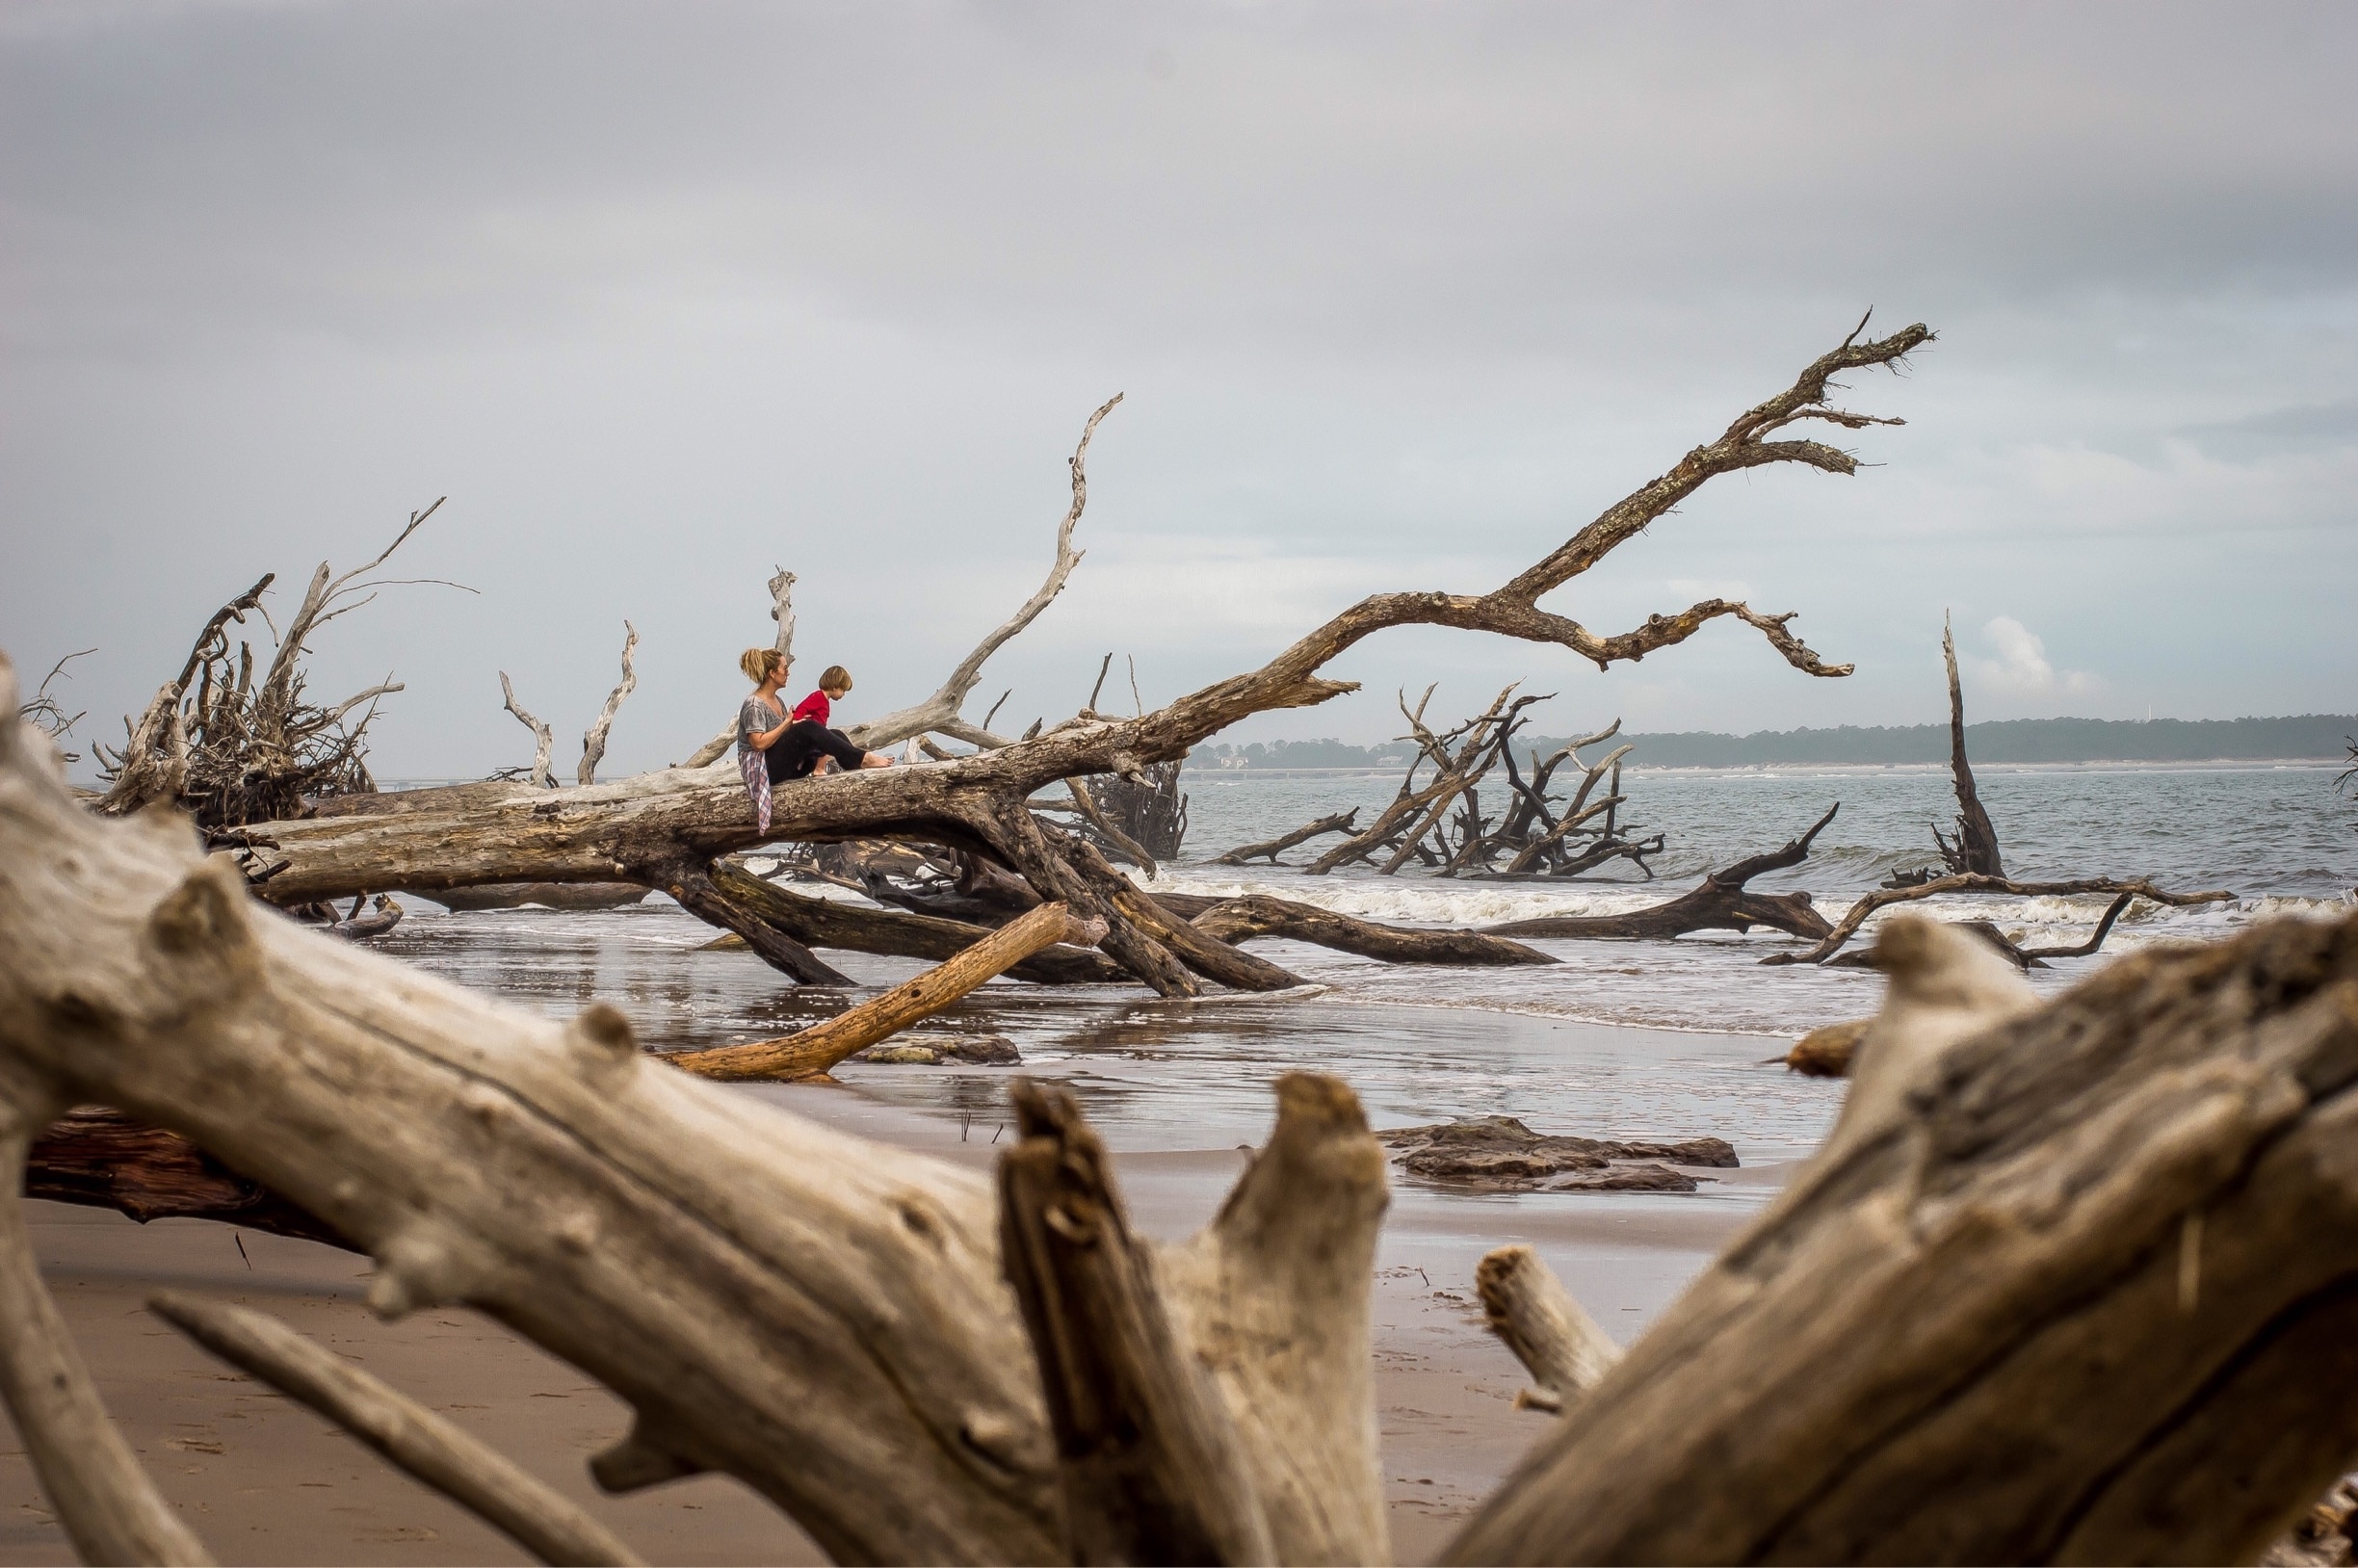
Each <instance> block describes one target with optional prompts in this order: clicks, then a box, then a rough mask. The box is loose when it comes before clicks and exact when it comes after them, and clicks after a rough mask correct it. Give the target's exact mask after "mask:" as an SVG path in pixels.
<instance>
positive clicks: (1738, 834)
mask: <svg viewBox="0 0 2358 1568" xmlns="http://www.w3.org/2000/svg"><path fill="white" fill-rule="evenodd" d="M2335 776H2336V770H2335V769H2333V768H2332V767H2330V766H2328V765H2323V764H2313V765H2302V764H2286V765H2266V764H2261V765H2254V764H2241V765H2224V764H2222V765H2212V766H2184V767H2169V766H2158V767H2157V766H2104V765H2092V766H2083V767H2019V768H1992V769H1986V770H1979V771H1977V773H1976V778H1977V781H1978V785H1979V789H1980V794H1981V797H1982V802H1983V804H1984V805H1985V806H1986V807H1987V808H1988V810H1989V813H1990V816H1991V818H1992V820H1993V821H1994V823H1996V826H1997V829H1998V835H1999V842H2000V847H2001V849H2002V850H2003V852H2004V858H2005V864H2006V869H2007V871H2008V873H2009V874H2010V875H2013V876H2014V877H2015V878H2016V879H2018V880H2023V881H2065V880H2076V879H2082V878H2087V877H2093V876H2113V877H2119V878H2130V877H2136V876H2143V877H2146V878H2149V879H2150V880H2152V881H2153V882H2154V883H2155V884H2156V885H2158V886H2161V887H2162V888H2165V889H2169V890H2171V891H2187V892H2196V891H2203V892H2228V893H2232V894H2234V895H2235V898H2233V899H2232V900H2229V901H2225V902H2219V903H2214V904H2210V905H2206V906H2202V907H2199V908H2190V909H2176V908H2164V907H2160V906H2156V905H2152V904H2148V903H2143V902H2139V903H2138V904H2135V905H2133V906H2132V908H2131V909H2130V911H2129V912H2128V913H2127V914H2126V915H2124V916H2123V917H2122V919H2121V921H2120V923H2119V924H2118V925H2116V926H2115V927H2114V928H2113V933H2112V935H2111V937H2110V938H2109V940H2108V942H2107V944H2106V947H2105V950H2104V952H2103V953H2100V954H2097V955H2095V956H2093V957H2089V958H2082V959H2054V960H2051V961H2050V965H2051V966H2050V967H2049V968H2047V969H2045V970H2037V971H2033V972H2032V976H2031V980H2032V983H2033V984H2035V985H2038V986H2039V987H2041V988H2042V989H2053V988H2058V987H2061V986H2064V985H2068V984H2070V983H2071V982H2073V981H2074V980H2078V979H2080V978H2082V977H2083V976H2085V975H2086V974H2088V973H2090V972H2091V970H2092V969H2093V968H2094V967H2095V966H2098V965H2101V964H2103V963H2104V962H2106V961H2108V955H2109V954H2118V953H2122V952H2129V951H2133V950H2134V949H2135V948H2136V947H2138V946H2140V945H2143V944H2146V943H2150V942H2154V941H2163V940H2170V939H2174V938H2183V937H2203V936H2215V935H2218V934H2222V933H2224V932H2226V931H2228V930H2232V929H2234V928H2237V927H2239V926H2241V925H2243V924H2246V923H2248V922H2249V921H2251V920H2254V919H2260V918H2265V917H2266V916H2268V915H2271V914H2277V913H2292V914H2304V913H2306V914H2322V913H2325V912H2327V911H2329V910H2332V909H2336V908H2341V907H2345V906H2346V905H2347V904H2348V903H2349V902H2350V901H2351V899H2352V897H2353V895H2352V888H2353V885H2358V802H2354V801H2352V800H2351V799H2350V798H2349V797H2347V796H2345V795H2341V794H2338V793H2336V791H2335V788H2334V780H2335ZM1397 787H1398V779H1397V777H1396V776H1390V775H1378V774H1373V773H1365V774H1328V775H1297V776H1291V777H1271V778H1255V777H1253V776H1251V775H1250V774H1249V773H1219V772H1203V773H1191V774H1189V775H1188V796H1189V817H1190V825H1189V829H1188V836H1187V842H1186V845H1185V847H1184V850H1183V853H1182V854H1181V856H1180V857H1179V859H1178V861H1177V862H1176V863H1175V864H1173V865H1172V866H1170V867H1168V868H1166V870H1165V875H1163V877H1162V879H1161V880H1160V881H1159V882H1158V883H1157V884H1156V885H1158V886H1163V887H1168V888H1171V889H1173V890H1177V891H1186V892H1191V893H1231V892H1234V893H1242V892H1260V893H1271V894H1276V895H1279V896H1281V897H1284V898H1290V899H1297V900H1300V901H1302V902H1309V903H1316V904H1319V905H1321V906H1323V907H1325V908H1330V909H1334V910H1338V911H1340V912H1343V913H1347V914H1354V915H1361V916H1364V917H1366V918H1369V919H1374V920H1384V921H1393V922H1400V923H1405V924H1420V925H1437V926H1479V925H1483V924H1488V923H1491V922H1497V921H1507V920H1524V919H1531V918H1534V917H1538V916H1544V915H1580V914H1607V913H1618V912H1621V911H1624V910H1629V909H1636V908H1642V907H1644V906H1645V905H1647V904H1650V903H1655V902H1661V901H1662V900H1664V899H1666V898H1669V897H1671V896H1674V895H1675V894H1677V893H1679V892H1681V891H1684V890H1685V889H1687V888H1689V887H1691V886H1692V885H1693V884H1694V883H1695V881H1696V880H1697V879H1698V878H1700V877H1701V876H1702V875H1704V874H1705V873H1706V872H1708V871H1710V870H1712V869H1713V868H1715V867H1718V866H1724V865H1727V864H1729V863H1731V862H1733V861H1736V860H1740V859H1742V858H1744V857H1745V856H1747V855H1753V854H1759V853H1762V852H1764V851H1766V850H1769V849H1776V848H1778V847H1780V846H1782V845H1784V844H1785V843H1787V842H1788V841H1790V840H1791V839H1793V838H1794V837H1795V836H1797V835H1798V834H1800V833H1803V832H1805V831H1807V830H1808V828H1809V825H1810V823H1813V822H1815V821H1817V819H1818V818H1819V817H1820V816H1821V815H1822V814H1823V813H1824V812H1825V810H1826V808H1827V807H1829V806H1832V805H1835V804H1837V803H1839V804H1840V805H1841V808H1842V809H1841V811H1840V813H1839V814H1838V815H1837V816H1836V818H1835V820H1834V821H1833V822H1832V823H1830V824H1828V826H1827V827H1826V828H1825V830H1824V831H1823V832H1821V834H1820V835H1819V836H1818V840H1817V842H1816V844H1815V845H1814V846H1813V847H1812V849H1811V853H1810V857H1809V859H1808V860H1806V861H1805V862H1803V863H1802V864H1801V865H1799V866H1797V867H1795V868H1793V869H1792V870H1790V871H1784V872H1778V873H1775V874H1772V875H1768V876H1763V877H1760V878H1757V879H1756V880H1755V881H1754V882H1753V883H1752V886H1753V887H1755V888H1757V889H1759V890H1761V891H1763V892H1769V893H1783V892H1790V891H1793V890H1795V889H1804V890H1807V891H1808V892H1809V893H1810V894H1811V895H1812V897H1813V898H1814V899H1815V900H1816V902H1817V904H1818V907H1819V908H1820V909H1821V911H1822V912H1824V913H1825V914H1826V916H1827V918H1828V919H1829V920H1833V919H1838V918H1839V916H1840V913H1841V911H1843V910H1844V909H1847V907H1848V906H1849V904H1850V902H1851V901H1852V900H1854V899H1856V898H1858V897H1860V896H1861V895H1863V894H1865V893H1867V892H1869V891H1871V890H1873V888H1874V887H1875V886H1876V884H1877V883H1879V882H1880V881H1882V879H1883V878H1884V877H1886V876H1888V875H1890V874H1891V873H1892V872H1893V871H1895V870H1900V869H1906V868H1911V867H1916V866H1923V865H1927V864H1933V863H1936V861H1937V854H1936V853H1935V851H1934V849H1933V847H1932V835H1931V824H1932V823H1940V824H1941V825H1942V826H1943V827H1944V828H1946V827H1947V826H1948V825H1949V823H1950V821H1951V819H1952V817H1953V815H1954V811H1955V803H1954V797H1953V795H1952V792H1951V786H1950V781H1949V774H1948V771H1947V770H1946V769H1940V768H1810V769H1784V770H1775V769H1761V770H1755V769H1739V770H1716V769H1715V770H1661V771H1642V770H1637V769H1632V770H1630V771H1626V772H1625V773H1624V774H1623V775H1622V793H1623V794H1624V795H1626V796H1627V797H1629V802H1630V803H1629V805H1628V806H1627V807H1626V808H1625V810H1624V813H1623V821H1624V822H1625V823H1629V824H1632V825H1633V826H1635V827H1637V828H1638V829H1639V830H1640V831H1639V833H1638V835H1637V836H1641V837H1643V836H1650V835H1651V834H1653V833H1655V832H1660V833H1662V834H1664V837H1665V840H1666V846H1665V850H1664V853H1663V854H1661V855H1658V856H1655V857H1654V858H1653V861H1652V865H1653V869H1654V872H1655V876H1654V878H1653V879H1652V880H1651V881H1648V880H1646V879H1644V878H1643V876H1642V875H1640V874H1638V873H1637V871H1636V870H1635V869H1634V868H1629V867H1615V868H1600V870H1599V871H1598V872H1597V873H1595V874H1593V875H1590V876H1588V877H1585V878H1581V879H1579V880H1576V881H1573V882H1570V883H1564V882H1560V881H1554V880H1550V881H1538V882H1534V881H1486V880H1480V879H1463V880H1460V879H1452V878H1441V877H1435V876H1432V875H1429V874H1424V875H1418V874H1409V873H1403V874H1402V875H1398V876H1380V875H1375V874H1373V873H1372V872H1369V871H1367V870H1365V869H1353V870H1349V871H1340V872H1336V873H1334V874H1332V875H1326V876H1309V875H1303V874H1302V872H1301V871H1300V870H1299V869H1298V866H1299V864H1300V863H1302V862H1306V861H1308V860H1310V859H1311V858H1313V857H1314V855H1315V854H1316V852H1317V849H1319V848H1323V847H1324V846H1327V845H1331V844H1333V843H1335V842H1336V841H1335V840H1334V839H1332V838H1328V839H1323V840H1319V841H1315V843H1314V844H1313V845H1306V846H1303V847H1301V848H1299V849H1294V850H1290V851H1288V853H1287V855H1286V858H1287V859H1288V860H1290V861H1293V862H1296V865H1295V866H1294V867H1280V868H1276V869H1273V870H1272V869H1270V868H1267V867H1266V866H1263V865H1256V866H1254V867H1251V868H1231V867H1224V866H1214V865H1210V864H1208V863H1207V862H1209V861H1210V860H1211V859H1212V858H1213V857H1215V856H1217V855H1218V854H1219V853H1220V852H1221V851H1222V850H1223V849H1228V848H1231V847H1233V846H1235V845H1238V844H1247V843H1253V842H1256V841H1260V840H1265V839H1268V838H1271V837H1273V836H1275V835H1276V834H1278V833H1280V832H1283V831H1284V830H1285V829H1286V828H1288V827H1292V826H1298V825H1300V824H1302V823H1308V822H1311V821H1314V820H1316V819H1318V818H1320V817H1323V816H1325V815H1327V814H1329V813H1331V812H1335V811H1339V810H1342V809H1345V808H1347V807H1349V806H1359V807H1361V808H1362V810H1361V812H1360V819H1359V820H1360V821H1361V822H1362V823H1365V822H1368V821H1371V820H1372V819H1373V817H1374V815H1375V811H1376V810H1377V809H1379V808H1380V807H1381V806H1382V804H1383V803H1384V802H1385V801H1387V800H1389V799H1390V798H1391V797H1392V795H1393V793H1394V791H1395V790H1396V789H1397ZM1497 806H1498V803H1497V802H1495V801H1494V802H1492V803H1491V805H1490V809H1491V810H1494V811H1495V810H1496V809H1497ZM2109 902H2110V900H2109V897H2108V896H2106V895H2102V894H2094V895H2088V896H2085V897H2073V898H2041V899H2013V898H2004V897H1998V896H1987V897H1984V896H1971V895H1969V896H1953V895H1952V896H1944V897H1941V898H1938V899H1934V900H1928V901H1924V902H1916V903H1911V904H1904V905H1900V906H1899V908H1898V909H1897V910H1895V911H1892V912H1894V913H1896V912H1901V911H1905V910H1914V911H1917V912H1920V913H1929V914H1932V915H1934V916H1935V917H1937V918H1941V919H1949V920H1978V919H1986V920H1990V921H1992V922H1994V923H1995V924H1996V925H1997V926H1998V928H2000V929H2001V930H2004V932H2005V933H2006V934H2007V935H2008V936H2009V937H2010V938H2012V939H2013V940H2015V941H2016V942H2018V943H2020V944H2022V945H2025V946H2033V945H2035V946H2068V945H2070V944H2073V943H2076V942H2079V941H2081V940H2083V939H2084V938H2085V937H2086V936H2087V935H2089V934H2090V933H2091V932H2092V931H2093V929H2094V928H2095V924H2096V922H2097V921H2098V920H2099V919H2100V918H2101V917H2102V916H2103V913H2104V910H2105V907H2106V905H2107V904H2108V903H2109ZM1886 918H1889V917H1888V914H1878V915H1877V916H1876V917H1874V919H1873V920H1872V921H1870V923H1869V925H1868V927H1867V928H1866V930H1865V931H1864V932H1862V934H1861V936H1860V938H1858V939H1856V940H1860V941H1866V940H1872V937H1873V931H1874V928H1875V927H1876V926H1877V925H1879V924H1880V923H1881V922H1882V921H1883V920H1884V919H1886ZM1799 945H1801V944H1797V943H1796V942H1795V940H1794V939H1793V938H1791V937H1788V936H1786V935H1784V934H1783V933H1781V932H1775V931H1757V930H1756V931H1754V932H1752V933H1750V934H1749V935H1741V936H1740V935H1738V934H1736V933H1734V932H1727V931H1720V932H1697V933H1694V934H1691V935H1689V936H1684V937H1680V938H1678V939H1677V940H1675V941H1655V942H1595V941H1550V940H1546V939H1537V940H1534V941H1533V946H1535V947H1538V948H1541V949H1543V950H1545V951H1547V952H1549V953H1551V954H1555V955H1556V956H1557V957H1559V959H1560V960H1562V961H1561V963H1560V964H1559V965H1556V966H1553V967H1549V968H1544V969H1541V968H1530V969H1515V970H1442V969H1428V968H1417V969H1413V970H1404V969H1401V968H1398V967H1396V966H1387V965H1380V964H1373V963H1369V962H1366V961H1364V960H1358V959H1351V958H1349V957H1348V955H1344V954H1323V953H1322V952H1321V951H1319V950H1308V949H1303V948H1299V947H1297V946H1296V945H1294V944H1280V943H1261V944H1257V945H1256V949H1255V951H1262V952H1267V953H1268V954H1269V955H1270V956H1271V957H1272V958H1273V959H1275V960H1276V961H1278V962H1281V963H1285V964H1286V965H1287V966H1288V967H1290V968H1293V969H1295V970H1296V971H1297V972H1298V973H1300V974H1301V975H1302V976H1303V978H1304V979H1306V980H1317V981H1321V982H1323V983H1327V984H1331V985H1333V986H1334V987H1335V988H1336V990H1337V992H1338V993H1339V994H1342V995H1347V996H1349V997H1353V998H1356V999H1360V1000H1366V1001H1384V1002H1397V1003H1402V1004H1407V1005H1420V1006H1454V1007H1477V1008H1494V1009H1502V1010H1510V1011H1516V1012H1529V1013H1537V1014H1542V1015H1547V1016H1556V1017H1565V1018H1577V1019H1585V1020H1588V1021H1593V1022H1599V1023H1625V1024H1638V1025H1644V1026H1647V1027H1651V1028H1658V1029H1703V1030H1736V1031H1749V1032H1763V1033H1793V1032H1799V1031H1802V1030H1806V1029H1812V1028H1815V1027H1817V1026H1818V1025H1820V1024H1825V1023H1833V1022H1836V1021H1838V1020H1840V1019H1844V1018H1852V1017H1857V1016H1859V1015H1860V1014H1861V1013H1863V1012H1866V1011H1871V1010H1872V1009H1873V1002H1874V998H1875V997H1876V995H1878V994H1879V986H1880V981H1879V980H1877V979H1876V978H1875V977H1874V976H1873V974H1872V973H1871V972H1868V971H1864V970H1854V969H1853V970H1845V969H1820V968H1816V967H1812V966H1793V967H1782V968H1763V967H1761V965H1760V962H1759V960H1760V959H1761V958H1762V957H1764V956H1766V955H1767V954H1770V953H1774V952H1779V951H1786V950H1791V949H1793V948H1795V947H1796V946H1799ZM1279 948H1283V949H1285V952H1284V953H1283V954H1282V955H1280V954H1279V953H1278V952H1277V950H1278V949H1279Z"/></svg>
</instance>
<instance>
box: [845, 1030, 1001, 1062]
mask: <svg viewBox="0 0 2358 1568" xmlns="http://www.w3.org/2000/svg"><path fill="white" fill-rule="evenodd" d="M851 1059H852V1060H853V1061H874V1062H882V1063H885V1064H887V1065H890V1066H895V1067H939V1066H941V1065H942V1064H943V1063H944V1062H964V1063H966V1064H967V1065H968V1066H973V1067H1005V1066H1008V1065H1009V1064H1010V1063H1015V1062H1020V1061H1022V1060H1023V1057H1022V1055H1021V1053H1019V1052H1017V1051H1016V1049H1015V1042H1014V1041H1012V1040H1010V1039H1009V1038H1007V1036H1005V1035H1003V1034H903V1035H899V1036H896V1037H895V1038H893V1039H889V1040H886V1041H884V1042H883V1043H881V1044H879V1045H872V1046H870V1047H869V1048H868V1049H867V1050H865V1051H862V1052H860V1053H859V1054H858V1055H856V1056H854V1057H852V1058H851Z"/></svg>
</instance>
